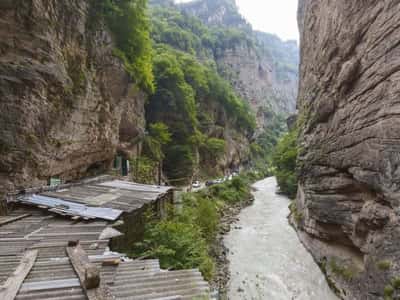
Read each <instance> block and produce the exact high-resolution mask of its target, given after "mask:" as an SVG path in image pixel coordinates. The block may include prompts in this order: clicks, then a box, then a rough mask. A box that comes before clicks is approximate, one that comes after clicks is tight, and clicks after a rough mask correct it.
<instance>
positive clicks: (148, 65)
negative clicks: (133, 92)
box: [93, 0, 154, 92]
mask: <svg viewBox="0 0 400 300" xmlns="http://www.w3.org/2000/svg"><path fill="white" fill-rule="evenodd" d="M93 1H94V4H93V5H94V7H95V10H96V12H97V15H99V14H100V15H102V16H103V17H104V18H105V20H106V23H107V25H108V27H109V28H110V31H111V32H112V34H113V37H114V40H115V42H116V45H117V48H116V49H115V51H114V54H115V55H116V56H118V57H120V58H121V59H122V61H123V62H124V65H125V68H126V70H127V72H129V74H130V75H131V77H132V78H133V79H134V80H135V81H136V82H137V83H138V84H139V85H140V86H141V87H142V88H143V89H144V90H146V91H148V92H153V91H154V82H153V81H154V77H153V72H152V43H151V38H150V21H149V18H148V16H147V0H101V1H95V0H93Z"/></svg>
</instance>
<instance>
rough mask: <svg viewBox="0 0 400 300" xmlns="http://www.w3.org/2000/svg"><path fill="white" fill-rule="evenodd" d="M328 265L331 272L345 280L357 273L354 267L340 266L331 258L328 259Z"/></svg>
mask: <svg viewBox="0 0 400 300" xmlns="http://www.w3.org/2000/svg"><path fill="white" fill-rule="evenodd" d="M329 266H330V269H331V271H332V273H334V274H336V275H338V276H340V277H342V278H343V279H345V280H347V281H349V280H351V279H353V278H354V277H355V276H356V274H357V271H356V270H355V269H354V268H351V267H348V266H341V265H339V264H338V263H337V262H336V260H335V259H332V260H331V261H330V263H329Z"/></svg>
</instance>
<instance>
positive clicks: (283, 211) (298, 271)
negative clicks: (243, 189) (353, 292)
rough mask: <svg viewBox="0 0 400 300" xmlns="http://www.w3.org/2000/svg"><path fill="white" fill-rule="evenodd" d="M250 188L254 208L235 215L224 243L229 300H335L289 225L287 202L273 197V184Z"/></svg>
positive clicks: (257, 184) (278, 196)
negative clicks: (228, 273) (229, 277)
mask: <svg viewBox="0 0 400 300" xmlns="http://www.w3.org/2000/svg"><path fill="white" fill-rule="evenodd" d="M254 188H255V189H257V191H256V192H254V196H255V201H254V204H253V205H252V206H250V207H248V208H246V209H244V210H243V211H242V212H241V213H240V215H239V219H240V220H239V221H238V222H237V223H236V224H234V225H232V231H231V232H230V233H229V235H228V236H227V237H226V238H225V245H226V246H227V247H228V249H229V255H228V258H229V260H230V271H231V281H230V282H229V286H228V298H229V300H239V299H240V300H250V299H251V300H294V299H296V300H321V299H323V300H337V299H338V298H337V297H336V296H335V295H334V293H333V292H332V291H331V290H330V289H329V287H328V284H327V282H326V280H325V277H324V276H323V274H322V272H321V270H320V269H319V268H318V266H317V264H316V263H315V262H314V260H313V259H312V257H311V255H310V254H309V253H308V252H307V250H306V249H305V248H304V246H303V245H302V244H301V243H300V241H299V240H298V238H297V235H296V232H295V231H294V230H293V228H292V227H291V226H290V225H289V223H288V221H287V216H288V214H289V209H288V205H289V203H290V200H289V199H288V198H286V197H284V196H281V195H277V194H275V191H276V180H275V178H272V177H271V178H267V179H265V180H262V181H259V182H257V183H256V184H254Z"/></svg>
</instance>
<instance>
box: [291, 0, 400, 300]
mask: <svg viewBox="0 0 400 300" xmlns="http://www.w3.org/2000/svg"><path fill="white" fill-rule="evenodd" d="M399 12H400V3H399V1H395V0H381V1H345V0H339V1H329V0H321V1H313V0H300V3H299V25H300V31H301V68H300V90H299V97H298V107H299V110H300V112H299V117H298V122H299V124H300V126H301V132H300V138H299V142H300V147H299V148H300V154H299V160H298V161H299V175H300V177H299V178H300V183H299V191H298V196H297V200H296V202H297V215H298V216H299V217H300V218H297V219H300V222H299V224H298V226H299V229H300V231H299V235H300V237H301V238H302V240H303V242H304V243H305V245H306V246H307V247H308V248H309V249H310V250H311V252H312V254H313V255H314V257H315V258H316V259H317V261H319V263H320V264H321V266H322V267H323V269H325V270H326V272H327V275H328V277H329V279H330V281H331V283H333V284H334V285H336V288H337V292H338V293H340V294H341V296H342V297H343V298H344V299H383V297H384V290H385V288H386V290H388V289H390V287H393V279H394V278H396V277H397V276H399V272H400V264H399V261H400V226H399V213H398V211H399V203H400V200H399V199H400V184H399V183H400V155H399V151H400V118H399V113H400V103H399V95H400V84H399V82H400V80H399V79H400V72H399V71H400V59H399V58H400V44H399V40H400V30H398V28H399V24H400V13H399ZM383 261H386V262H388V263H390V267H387V268H386V267H384V264H383V263H382V262H383ZM387 265H389V264H387Z"/></svg>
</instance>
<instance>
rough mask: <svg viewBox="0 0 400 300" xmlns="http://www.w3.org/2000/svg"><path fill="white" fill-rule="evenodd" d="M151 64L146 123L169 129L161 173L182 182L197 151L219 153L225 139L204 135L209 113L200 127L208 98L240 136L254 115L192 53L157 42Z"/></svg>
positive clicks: (204, 155)
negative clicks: (152, 87)
mask: <svg viewBox="0 0 400 300" xmlns="http://www.w3.org/2000/svg"><path fill="white" fill-rule="evenodd" d="M153 63H154V74H155V78H156V87H157V88H156V91H155V93H154V94H153V95H152V96H151V97H150V101H149V102H148V103H147V106H146V114H147V116H146V117H147V119H148V121H149V122H162V123H164V124H166V125H167V126H168V129H169V131H170V133H171V138H172V141H173V142H172V143H170V144H169V145H168V146H167V147H164V150H165V151H164V152H165V154H166V159H165V163H164V167H165V168H164V170H165V171H166V172H167V176H168V177H169V178H171V179H172V180H176V179H183V180H182V183H184V182H188V181H189V180H188V179H189V178H190V177H191V174H192V173H193V171H194V170H195V168H196V166H197V164H198V158H197V152H198V150H200V154H201V155H202V158H203V159H204V158H210V157H213V158H214V159H216V158H218V156H221V155H222V154H224V153H225V142H224V141H223V140H221V139H219V138H217V137H214V136H209V135H208V134H209V126H210V125H211V126H212V125H213V123H215V121H214V120H212V119H210V118H209V121H210V122H211V124H204V123H203V124H202V125H201V126H200V121H199V119H200V117H199V116H206V115H207V113H206V110H207V109H210V108H209V105H210V104H209V103H212V104H211V105H214V106H215V105H216V106H217V107H218V109H219V110H221V111H222V112H224V114H227V116H228V117H229V119H230V121H231V122H232V123H233V124H235V125H236V128H237V130H238V131H240V132H243V134H246V135H251V134H252V131H253V130H254V128H255V118H254V116H253V115H252V114H251V113H250V109H249V108H248V107H247V106H246V104H244V102H243V101H242V100H241V99H240V98H238V97H237V96H236V94H235V93H234V92H233V89H232V87H231V86H230V85H229V84H228V83H227V82H226V81H224V80H223V79H222V78H221V77H219V75H218V74H217V73H216V71H214V70H213V69H212V68H211V67H209V66H207V65H202V64H201V63H200V62H199V61H198V60H197V59H196V58H195V57H193V56H191V55H189V54H186V53H183V52H180V51H176V50H174V49H172V48H171V47H169V46H166V45H158V46H157V47H156V55H155V57H154V60H153ZM201 120H202V121H203V120H204V118H201ZM203 126H204V128H203ZM201 130H203V132H202V131H201ZM174 184H176V182H174Z"/></svg>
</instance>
